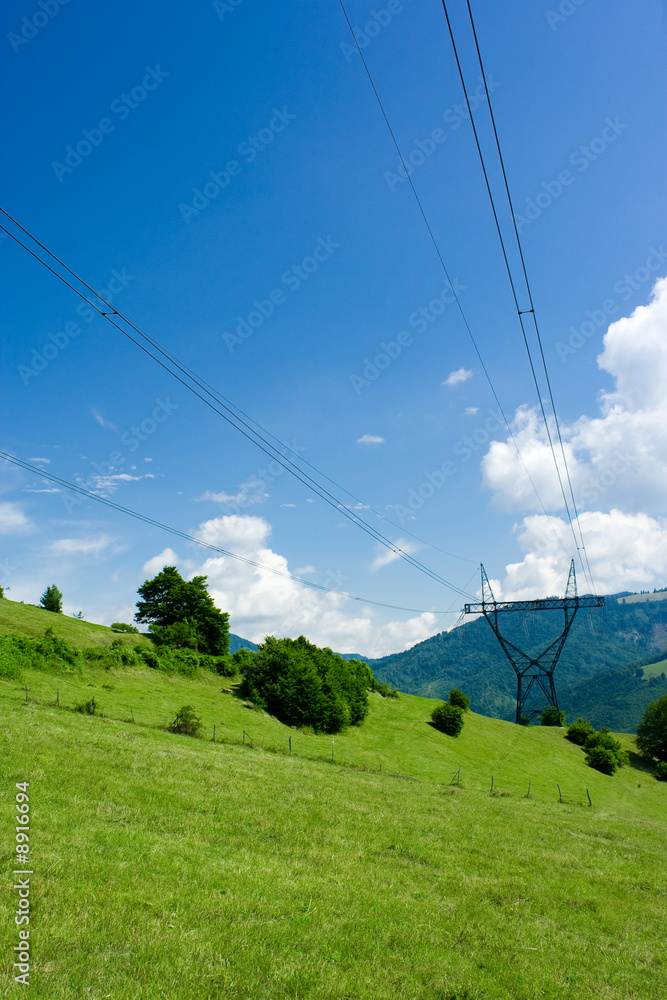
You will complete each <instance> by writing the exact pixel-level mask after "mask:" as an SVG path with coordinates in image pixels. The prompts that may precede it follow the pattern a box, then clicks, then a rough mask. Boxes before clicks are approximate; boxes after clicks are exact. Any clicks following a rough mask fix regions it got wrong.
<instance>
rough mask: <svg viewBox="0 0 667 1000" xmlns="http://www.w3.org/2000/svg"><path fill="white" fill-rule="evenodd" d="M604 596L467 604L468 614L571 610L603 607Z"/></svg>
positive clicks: (465, 610) (466, 612) (466, 611)
mask: <svg viewBox="0 0 667 1000" xmlns="http://www.w3.org/2000/svg"><path fill="white" fill-rule="evenodd" d="M602 607H604V597H594V596H593V595H586V596H585V597H546V598H544V599H543V600H540V601H479V602H478V603H476V604H466V605H465V607H464V612H465V614H466V615H479V614H485V613H486V614H495V613H496V612H497V613H500V612H502V611H566V610H567V611H569V610H573V611H574V610H575V609H577V608H602Z"/></svg>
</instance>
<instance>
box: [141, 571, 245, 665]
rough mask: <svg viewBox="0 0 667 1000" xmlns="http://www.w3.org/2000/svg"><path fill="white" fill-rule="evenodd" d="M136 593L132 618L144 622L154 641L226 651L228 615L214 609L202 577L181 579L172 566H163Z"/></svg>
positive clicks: (204, 650)
mask: <svg viewBox="0 0 667 1000" xmlns="http://www.w3.org/2000/svg"><path fill="white" fill-rule="evenodd" d="M138 594H139V596H140V597H141V598H142V600H140V601H137V613H136V615H135V616H134V620H135V621H137V622H147V623H148V630H149V632H151V634H152V635H153V637H154V638H155V640H156V641H157V642H161V643H164V644H165V645H168V646H185V647H189V648H190V649H196V650H199V652H202V653H210V654H212V655H213V656H226V655H227V653H228V652H229V615H228V614H227V613H226V612H223V611H220V610H218V608H216V606H215V604H214V603H213V598H212V597H211V595H210V594H209V592H208V588H207V586H206V577H205V576H195V577H193V579H192V580H184V579H183V577H182V576H181V574H180V573H179V572H178V570H177V569H176V567H175V566H165V567H164V568H163V569H162V572H161V573H158V574H157V576H155V577H153V579H152V580H145V581H144V583H143V584H142V585H141V587H139V589H138Z"/></svg>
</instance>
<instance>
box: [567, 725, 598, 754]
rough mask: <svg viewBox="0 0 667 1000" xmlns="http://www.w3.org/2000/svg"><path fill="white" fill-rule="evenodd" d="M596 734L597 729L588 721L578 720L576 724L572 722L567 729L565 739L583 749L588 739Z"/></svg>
mask: <svg viewBox="0 0 667 1000" xmlns="http://www.w3.org/2000/svg"><path fill="white" fill-rule="evenodd" d="M594 732H595V729H594V728H593V726H592V725H591V724H590V722H589V721H588V719H582V718H578V719H577V721H576V722H571V723H570V725H569V726H568V727H567V732H566V733H565V739H566V740H569V741H570V743H576V745H577V746H578V747H583V746H585V744H586V740H587V739H588V737H589V736H592V735H593V733H594Z"/></svg>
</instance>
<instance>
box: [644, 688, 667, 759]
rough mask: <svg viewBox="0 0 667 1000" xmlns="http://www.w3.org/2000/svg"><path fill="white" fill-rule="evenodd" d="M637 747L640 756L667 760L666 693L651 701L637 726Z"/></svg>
mask: <svg viewBox="0 0 667 1000" xmlns="http://www.w3.org/2000/svg"><path fill="white" fill-rule="evenodd" d="M637 748H638V750H639V752H640V754H641V755H642V757H645V758H647V759H648V760H651V759H652V758H654V757H655V758H656V759H657V760H659V761H662V762H667V694H663V696H662V698H658V700H657V701H652V702H651V704H650V705H649V706H648V708H647V709H646V711H645V712H644V718H643V719H642V721H641V722H640V723H639V725H638V726H637Z"/></svg>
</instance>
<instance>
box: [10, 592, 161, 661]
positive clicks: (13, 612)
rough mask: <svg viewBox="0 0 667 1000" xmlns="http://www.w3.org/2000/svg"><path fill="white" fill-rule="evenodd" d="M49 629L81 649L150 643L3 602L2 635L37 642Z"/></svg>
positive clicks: (101, 627) (140, 637) (103, 627)
mask: <svg viewBox="0 0 667 1000" xmlns="http://www.w3.org/2000/svg"><path fill="white" fill-rule="evenodd" d="M49 627H50V628H52V629H53V631H54V632H55V634H56V635H57V636H58V638H59V639H64V640H65V641H66V642H69V643H71V644H72V645H73V646H79V647H80V648H81V649H90V648H94V647H96V646H110V645H111V643H112V642H113V641H114V639H120V641H121V642H122V643H124V644H125V645H129V646H135V645H136V644H137V642H149V641H150V640H148V639H146V638H145V637H144V636H141V635H137V634H136V633H130V634H123V633H116V632H112V631H111V629H110V628H107V627H106V625H94V624H93V623H92V622H84V621H82V620H80V619H79V618H70V617H68V616H67V615H62V614H56V612H55V611H46V610H45V609H44V608H40V607H36V606H35V605H34V604H19V603H18V602H17V601H8V600H7V599H6V598H4V599H3V600H0V635H26V636H28V637H30V638H37V637H39V636H43V635H44V631H45V629H47V628H49Z"/></svg>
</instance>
